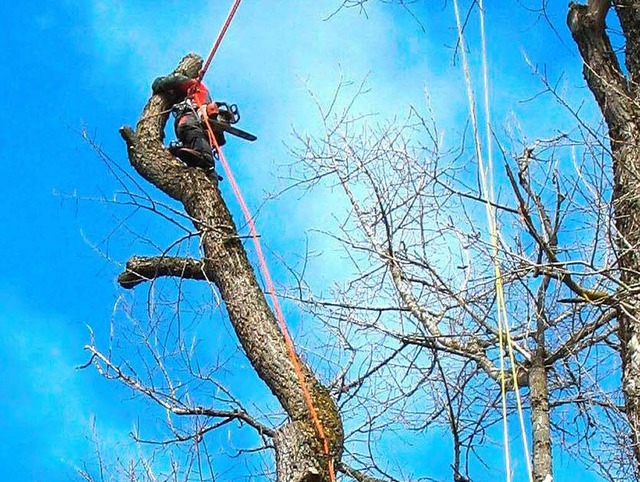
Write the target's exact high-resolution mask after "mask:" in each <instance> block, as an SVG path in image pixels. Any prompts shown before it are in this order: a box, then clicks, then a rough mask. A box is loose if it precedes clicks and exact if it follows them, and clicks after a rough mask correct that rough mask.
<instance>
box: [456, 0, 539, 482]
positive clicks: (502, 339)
mask: <svg viewBox="0 0 640 482" xmlns="http://www.w3.org/2000/svg"><path fill="white" fill-rule="evenodd" d="M453 5H454V11H455V16H456V25H457V29H458V39H459V44H460V51H461V55H462V63H463V68H464V74H465V84H466V87H467V98H468V101H469V110H470V114H471V122H472V128H473V132H474V143H475V149H476V157H477V159H478V170H479V172H480V180H481V184H482V190H483V192H484V193H485V196H487V201H486V203H485V208H486V215H487V224H488V227H489V233H490V239H491V248H492V249H491V257H492V260H493V265H494V272H495V285H496V299H497V304H498V309H497V318H498V343H499V345H500V349H499V352H500V392H501V398H502V426H503V437H504V451H505V470H506V479H507V482H510V481H511V456H510V450H509V430H508V421H507V387H506V370H505V363H504V353H503V352H504V348H503V347H505V346H506V348H507V350H506V351H507V354H508V356H509V361H510V364H511V377H512V380H513V389H514V392H515V397H516V406H517V412H518V418H519V421H520V429H521V435H522V442H523V447H524V454H525V459H526V465H527V471H528V476H529V480H530V482H533V471H532V468H531V457H530V455H529V443H528V440H527V433H526V428H525V423H524V415H523V412H524V410H523V408H522V400H521V397H520V390H519V386H518V374H517V365H516V359H515V353H514V349H513V340H512V338H511V333H510V331H511V330H510V326H509V318H508V313H507V306H506V300H505V295H504V284H503V279H502V270H501V268H500V261H499V259H498V251H499V229H498V225H497V219H496V213H495V209H494V207H493V206H494V200H495V199H494V198H495V194H494V186H493V175H492V174H493V156H492V142H491V124H490V122H491V117H490V115H491V111H490V105H489V80H488V68H487V64H488V63H487V47H486V37H485V28H484V5H483V2H482V0H480V1H479V3H478V9H479V17H480V36H481V44H482V45H481V47H482V70H483V89H484V109H485V127H486V136H487V141H486V142H487V153H488V168H487V169H486V168H485V166H484V160H483V155H482V147H481V145H482V143H481V140H480V134H479V128H478V120H477V116H476V109H475V98H474V93H473V88H472V86H471V75H470V72H469V63H468V61H467V56H466V49H465V45H464V35H463V27H462V22H461V19H460V11H459V6H458V0H454V2H453ZM487 171H488V172H489V174H490V175H491V176H490V177H489V181H487Z"/></svg>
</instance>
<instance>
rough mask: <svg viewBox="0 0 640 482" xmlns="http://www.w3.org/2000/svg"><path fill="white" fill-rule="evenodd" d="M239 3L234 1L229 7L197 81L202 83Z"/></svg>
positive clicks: (238, 0)
mask: <svg viewBox="0 0 640 482" xmlns="http://www.w3.org/2000/svg"><path fill="white" fill-rule="evenodd" d="M241 1H242V0H235V2H234V3H233V6H232V7H231V10H230V11H229V14H228V15H227V20H225V22H224V25H223V26H222V29H221V30H220V33H218V37H217V38H216V41H215V43H214V44H213V47H212V48H211V52H209V56H208V57H207V61H206V62H205V63H204V66H203V67H202V70H201V71H200V72H199V73H198V81H202V79H203V78H204V74H206V73H207V70H209V65H211V61H212V60H213V57H214V55H215V54H216V52H217V51H218V47H220V44H221V43H222V39H223V38H224V34H225V33H227V29H228V28H229V25H231V21H232V20H233V16H234V15H235V14H236V10H238V7H239V6H240V2H241Z"/></svg>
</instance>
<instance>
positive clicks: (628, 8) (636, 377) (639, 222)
mask: <svg viewBox="0 0 640 482" xmlns="http://www.w3.org/2000/svg"><path fill="white" fill-rule="evenodd" d="M611 4H613V6H614V7H615V12H616V14H617V16H618V19H619V20H620V24H621V26H622V32H623V35H624V38H625V51H624V55H625V65H626V70H627V74H626V76H625V74H624V73H623V71H622V69H621V68H620V64H619V63H618V59H617V57H616V55H615V53H614V50H613V48H612V45H611V41H610V39H609V36H608V34H607V32H606V31H605V17H606V15H607V13H608V12H609V10H610V7H611ZM567 23H568V25H569V28H570V29H571V33H572V35H573V38H574V40H575V42H576V44H577V45H578V48H579V49H580V53H581V55H582V58H583V60H584V68H583V73H584V77H585V79H586V80H587V83H588V85H589V88H590V89H591V91H592V92H593V95H594V96H595V98H596V100H597V102H598V105H599V106H600V109H601V111H602V114H603V116H604V118H605V121H606V123H607V126H608V129H609V138H610V146H611V154H612V161H613V177H614V183H613V197H612V203H613V213H614V218H615V226H616V228H617V231H618V234H617V238H616V241H617V249H618V266H619V269H620V279H621V281H622V286H621V290H622V294H621V301H620V305H619V312H618V320H619V325H620V328H619V333H620V342H621V356H622V369H623V373H622V387H623V391H624V396H625V407H626V414H627V417H628V420H629V425H630V428H631V436H632V440H633V444H634V453H635V456H636V462H637V463H636V472H637V474H638V475H640V448H639V446H638V444H639V442H640V321H639V319H638V315H639V314H640V303H639V300H638V295H637V294H633V291H631V292H630V291H629V290H634V291H635V290H637V288H638V286H640V285H639V282H640V251H639V249H640V210H639V208H640V202H639V201H640V139H639V138H638V135H639V134H640V130H639V125H638V124H639V123H640V95H639V94H640V85H639V84H638V81H639V80H640V0H614V1H613V2H611V1H610V0H590V1H589V2H588V3H587V5H578V4H574V3H572V4H570V5H569V15H568V18H567ZM625 291H627V293H626V294H625Z"/></svg>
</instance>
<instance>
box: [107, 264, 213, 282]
mask: <svg viewBox="0 0 640 482" xmlns="http://www.w3.org/2000/svg"><path fill="white" fill-rule="evenodd" d="M163 276H175V277H178V278H183V279H193V280H202V281H206V280H208V279H209V278H208V277H207V275H206V273H205V263H204V262H203V261H199V260H197V259H192V258H176V257H167V256H153V257H141V256H133V257H132V258H131V259H129V261H127V266H126V268H125V270H124V271H123V272H122V273H120V276H118V283H120V286H122V287H123V288H126V289H131V288H134V287H136V286H137V285H139V284H140V283H143V282H145V281H150V280H153V279H156V278H160V277H163Z"/></svg>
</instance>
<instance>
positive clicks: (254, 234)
mask: <svg viewBox="0 0 640 482" xmlns="http://www.w3.org/2000/svg"><path fill="white" fill-rule="evenodd" d="M241 1H242V0H235V1H234V3H233V6H232V7H231V10H230V11H229V14H228V15H227V19H226V20H225V22H224V25H223V26H222V29H221V30H220V33H218V37H217V38H216V41H215V43H214V44H213V47H212V48H211V52H209V56H208V57H207V60H206V62H205V64H204V66H203V67H202V70H200V72H199V73H198V77H197V80H198V82H201V81H202V79H203V78H204V75H205V74H206V73H207V70H208V69H209V66H210V65H211V61H212V60H213V57H214V56H215V54H216V52H217V51H218V48H219V47H220V44H221V43H222V39H223V38H224V35H225V33H226V32H227V29H228V28H229V25H230V24H231V21H232V20H233V17H234V15H235V14H236V11H237V10H238V7H239V6H240V2H241ZM198 108H199V109H200V111H201V112H202V110H203V109H202V105H201V104H198ZM203 117H204V120H205V124H206V126H207V131H208V133H209V141H210V142H211V144H212V145H213V146H214V147H215V149H216V151H217V152H218V155H219V157H220V162H221V163H222V167H223V168H224V171H225V173H226V175H227V179H229V183H230V184H231V188H232V189H233V192H234V194H235V196H236V199H237V200H238V203H239V204H240V208H241V209H242V213H243V214H244V217H245V220H246V221H247V225H248V226H249V230H250V232H251V238H252V239H253V245H254V247H255V250H256V254H257V255H258V260H259V262H260V269H261V271H262V275H263V276H264V279H265V283H266V285H267V290H268V292H269V296H270V298H271V302H272V303H273V309H274V311H275V314H276V319H277V320H278V324H279V325H280V330H281V331H282V335H283V337H284V340H285V344H286V346H287V353H288V355H289V358H290V359H291V363H292V365H293V368H294V371H295V372H296V376H297V377H298V381H299V382H300V388H301V389H302V395H303V398H304V400H305V403H306V404H307V406H308V408H309V413H310V415H311V418H312V420H313V424H314V427H315V429H316V432H317V433H318V437H319V438H320V440H322V445H323V449H324V453H325V455H326V456H327V463H328V469H329V478H330V480H331V481H332V482H335V480H336V475H335V468H334V465H333V458H332V457H331V452H330V448H329V439H328V438H327V435H326V434H325V432H324V427H323V426H322V423H321V422H320V417H319V416H318V412H317V410H316V408H315V406H314V405H313V399H312V398H311V393H310V391H309V386H308V384H307V381H306V380H305V378H304V373H303V372H302V365H301V363H300V360H299V359H298V355H297V354H296V350H295V346H294V344H293V339H292V338H291V335H290V334H289V330H288V329H287V324H286V321H285V319H284V314H283V313H282V308H281V307H280V302H279V301H278V297H277V296H276V290H275V287H274V286H273V281H272V280H271V274H270V273H269V268H268V266H267V261H266V259H265V257H264V253H263V252H262V246H261V245H260V241H259V236H258V231H257V230H256V226H255V224H254V222H253V216H251V212H250V211H249V208H248V207H247V204H246V203H245V201H244V197H243V196H242V192H241V191H240V187H239V186H238V184H237V183H236V180H235V178H234V176H233V173H232V172H231V167H230V166H229V163H228V162H227V160H226V158H225V156H224V153H223V152H222V149H220V146H219V145H218V141H217V140H216V137H215V135H214V133H213V129H212V128H211V124H210V123H209V118H208V116H207V115H206V111H205V112H204V115H203Z"/></svg>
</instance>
